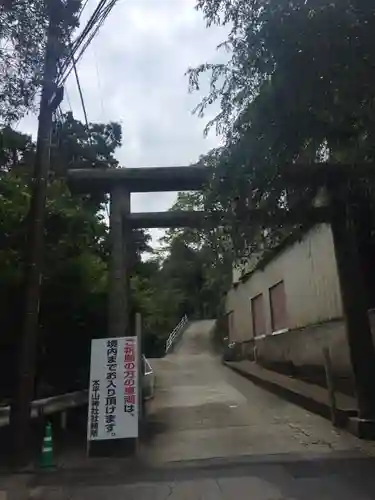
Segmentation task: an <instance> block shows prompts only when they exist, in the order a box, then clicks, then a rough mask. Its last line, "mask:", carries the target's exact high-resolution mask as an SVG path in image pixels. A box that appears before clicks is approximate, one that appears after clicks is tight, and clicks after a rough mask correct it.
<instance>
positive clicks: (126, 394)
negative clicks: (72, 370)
mask: <svg viewBox="0 0 375 500" xmlns="http://www.w3.org/2000/svg"><path fill="white" fill-rule="evenodd" d="M137 347H138V346H137V338H136V337H117V338H104V339H93V340H92V342H91V366H90V387H89V404H88V423H87V440H88V453H89V455H92V454H95V455H102V456H104V455H112V454H114V453H113V451H115V450H116V451H118V452H121V449H123V451H124V453H125V452H126V451H127V448H128V446H126V443H125V441H126V442H127V443H129V441H130V440H132V441H134V439H136V438H137V437H138V411H139V410H138V386H139V375H138V352H137V350H138V349H137ZM114 440H118V441H121V444H122V445H123V446H121V445H120V442H119V443H116V444H118V446H115V443H114V442H113V441H114ZM97 442H101V443H100V444H99V443H97ZM105 443H108V446H105ZM94 448H96V449H97V451H98V452H95V453H93V452H94Z"/></svg>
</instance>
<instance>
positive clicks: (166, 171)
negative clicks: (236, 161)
mask: <svg viewBox="0 0 375 500" xmlns="http://www.w3.org/2000/svg"><path fill="white" fill-rule="evenodd" d="M210 175H211V171H210V170H209V169H207V168H206V167H202V166H195V165H193V166H187V167H150V168H149V167H144V168H121V169H113V170H110V169H109V170H105V169H103V170H101V169H77V170H70V171H69V172H68V181H69V185H70V186H71V189H72V191H74V192H79V193H109V194H110V216H109V222H110V242H111V257H110V268H109V301H108V329H107V332H106V335H104V336H108V337H122V336H127V335H128V336H131V335H134V334H135V333H134V332H131V331H130V314H129V312H130V311H129V293H130V290H129V278H130V273H131V269H130V268H129V262H128V252H129V250H128V249H129V241H130V238H131V232H132V230H133V229H139V228H168V227H199V226H200V225H201V223H202V222H203V220H204V219H205V217H206V214H205V213H204V212H197V211H196V212H189V211H181V212H156V213H154V212H147V213H131V209H130V197H131V193H152V192H162V191H197V190H201V189H202V188H203V187H204V185H205V184H206V183H207V182H208V181H209V178H210Z"/></svg>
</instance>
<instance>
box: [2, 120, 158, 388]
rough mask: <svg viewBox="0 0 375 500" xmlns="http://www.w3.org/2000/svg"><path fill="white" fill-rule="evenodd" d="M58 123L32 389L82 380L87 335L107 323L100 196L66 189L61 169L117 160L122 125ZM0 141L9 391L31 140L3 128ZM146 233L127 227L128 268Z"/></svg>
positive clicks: (5, 384) (136, 261) (102, 330)
mask: <svg viewBox="0 0 375 500" xmlns="http://www.w3.org/2000/svg"><path fill="white" fill-rule="evenodd" d="M58 128H59V131H60V132H59V134H58V136H57V137H58V139H59V142H58V143H57V145H56V147H55V149H54V152H53V156H52V171H51V175H50V179H49V184H48V192H47V203H46V222H45V253H44V269H43V281H42V298H41V308H40V324H39V349H38V377H37V386H36V391H37V393H38V395H43V394H50V393H51V392H55V393H56V392H62V391H66V390H71V389H75V388H79V387H86V383H87V377H88V363H89V349H90V340H91V338H93V337H101V336H104V335H105V334H106V330H107V304H108V300H107V267H108V256H109V241H108V227H107V222H106V218H105V216H104V213H103V210H102V205H101V201H100V200H99V199H98V200H95V199H92V198H90V197H87V196H74V195H72V194H71V193H70V191H69V189H68V187H67V185H66V182H65V179H64V177H63V175H62V174H63V173H64V172H66V170H67V168H69V167H70V168H74V167H76V166H78V165H79V164H81V163H82V162H85V161H86V160H87V164H86V163H85V164H86V165H90V166H91V167H94V166H96V165H100V167H101V168H103V167H111V166H114V165H116V162H115V160H114V151H115V149H116V147H117V146H119V145H120V142H121V128H120V127H119V126H118V125H117V124H112V123H111V124H108V125H105V124H96V125H95V124H93V125H90V128H89V131H88V132H87V131H85V127H84V126H83V125H82V124H81V123H80V122H78V121H76V120H74V119H73V117H72V116H68V117H67V118H66V121H64V123H62V124H59V126H58ZM0 146H1V148H0V158H1V164H0V268H1V273H0V321H1V324H2V328H1V334H0V380H1V385H0V396H4V395H8V396H9V395H10V393H11V390H12V380H13V374H14V369H15V366H16V364H15V363H14V358H15V350H16V346H17V339H18V335H19V332H20V328H21V320H22V313H23V298H24V282H23V278H24V263H25V258H26V255H25V253H26V252H25V250H26V248H27V223H28V217H27V216H28V210H29V205H30V198H31V194H30V179H31V175H30V174H31V171H32V168H33V159H34V149H35V145H34V144H33V142H32V140H31V138H30V137H28V136H25V135H23V134H20V133H18V132H15V131H14V130H12V129H11V128H9V127H6V128H4V129H2V130H0ZM64 161H69V162H70V163H69V164H68V165H66V164H64ZM149 240H150V236H149V235H148V234H147V233H145V232H144V231H141V230H139V231H137V232H135V234H134V239H133V241H132V245H131V249H130V252H131V255H132V257H133V261H132V266H133V269H134V272H139V268H141V267H142V263H141V253H142V252H143V251H146V250H149V246H148V245H149ZM146 267H147V266H146ZM68 368H69V369H68Z"/></svg>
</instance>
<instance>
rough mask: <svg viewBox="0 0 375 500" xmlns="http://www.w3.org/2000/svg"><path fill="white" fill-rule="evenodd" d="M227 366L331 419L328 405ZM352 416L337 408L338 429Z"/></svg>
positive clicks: (259, 384)
mask: <svg viewBox="0 0 375 500" xmlns="http://www.w3.org/2000/svg"><path fill="white" fill-rule="evenodd" d="M223 363H224V365H225V366H227V367H228V368H230V369H231V370H233V371H234V372H236V373H238V374H240V375H242V376H243V377H245V378H247V379H248V380H251V382H253V383H254V384H256V385H258V386H260V387H263V388H264V389H266V390H268V391H269V392H272V393H273V394H276V395H277V396H281V397H282V398H284V399H286V400H287V401H290V402H291V403H294V404H296V405H297V406H301V407H302V408H304V409H305V410H307V411H310V412H312V413H315V414H317V415H320V416H321V417H324V418H326V419H328V420H330V419H331V410H330V407H329V405H328V404H326V403H324V402H322V401H318V400H316V399H313V398H311V397H310V396H307V395H305V394H303V393H301V392H296V391H294V390H292V389H290V388H288V387H285V386H283V385H280V384H278V383H277V382H272V381H270V380H265V379H263V378H261V377H259V376H257V375H255V374H254V373H250V372H248V371H246V370H243V369H241V368H240V367H238V366H235V365H233V364H231V363H228V362H226V361H224V362H223ZM351 415H352V410H350V409H347V410H344V409H342V408H337V427H340V428H344V427H346V425H347V422H348V419H349V417H350V416H351Z"/></svg>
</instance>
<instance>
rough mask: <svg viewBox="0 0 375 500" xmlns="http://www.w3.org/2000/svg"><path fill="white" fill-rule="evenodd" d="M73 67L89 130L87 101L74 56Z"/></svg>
mask: <svg viewBox="0 0 375 500" xmlns="http://www.w3.org/2000/svg"><path fill="white" fill-rule="evenodd" d="M73 69H74V74H75V77H76V82H77V87H78V93H79V97H80V99H81V106H82V111H83V116H84V117H85V123H86V127H87V131H88V130H89V122H88V119H87V112H86V106H85V101H84V99H83V93H82V87H81V83H80V81H79V76H78V71H77V65H76V63H75V61H74V58H73Z"/></svg>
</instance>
